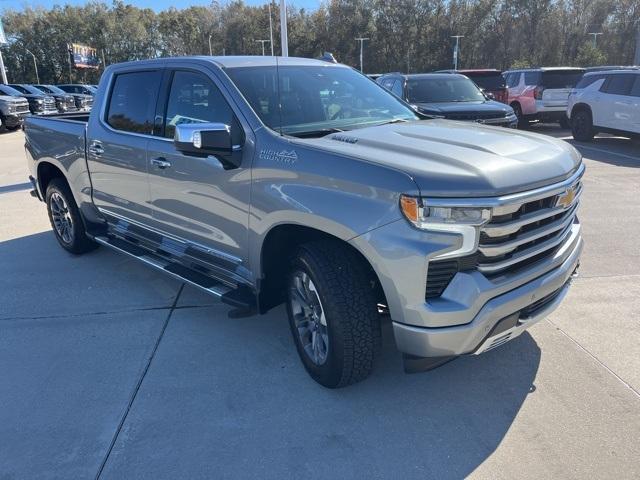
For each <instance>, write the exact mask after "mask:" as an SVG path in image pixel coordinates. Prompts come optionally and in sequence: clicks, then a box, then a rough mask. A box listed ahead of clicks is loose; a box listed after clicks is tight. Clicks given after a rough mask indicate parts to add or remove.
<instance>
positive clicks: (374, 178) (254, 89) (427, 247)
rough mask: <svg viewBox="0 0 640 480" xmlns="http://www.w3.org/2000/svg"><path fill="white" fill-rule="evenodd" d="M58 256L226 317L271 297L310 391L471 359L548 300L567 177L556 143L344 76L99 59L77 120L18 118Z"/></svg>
mask: <svg viewBox="0 0 640 480" xmlns="http://www.w3.org/2000/svg"><path fill="white" fill-rule="evenodd" d="M25 131H26V151H27V156H28V163H29V168H30V170H31V172H32V175H31V181H32V183H33V185H34V190H33V192H32V194H33V195H34V196H36V197H38V198H40V199H41V200H43V201H45V202H46V205H47V209H48V212H49V217H50V219H51V224H52V226H53V231H54V233H55V236H56V238H57V240H58V242H59V243H60V245H61V246H62V247H63V248H65V249H66V250H68V251H69V252H72V253H76V254H79V253H83V252H87V251H88V250H91V249H93V248H95V247H96V246H97V245H104V246H106V247H109V248H112V249H115V250H117V251H119V252H122V253H124V254H127V255H130V256H132V257H135V258H137V259H139V260H141V261H142V262H145V263H147V264H148V265H150V266H151V267H154V268H157V269H159V270H161V271H163V272H165V273H166V274H168V275H172V276H174V277H177V278H178V279H180V280H181V281H184V282H186V283H189V284H192V285H195V286H197V287H199V288H201V289H203V290H205V291H207V292H209V293H211V294H213V295H216V296H218V297H219V298H220V299H221V300H222V301H223V302H226V303H228V304H230V305H233V306H234V307H235V308H234V309H232V310H230V314H231V315H235V316H243V315H251V314H253V313H264V312H266V311H268V310H270V309H272V308H273V307H275V306H277V305H280V304H282V303H283V302H284V303H286V307H287V312H288V317H289V323H290V326H291V331H292V334H293V339H294V342H295V345H296V348H297V350H298V353H299V355H300V358H301V360H302V363H303V364H304V367H305V368H306V370H307V371H308V372H309V374H310V375H311V377H313V378H314V379H315V380H316V381H318V382H319V383H320V384H322V385H324V386H327V387H340V386H345V385H349V384H351V383H354V382H357V381H359V380H362V379H364V378H365V377H366V376H367V375H368V374H369V373H370V371H371V370H372V368H373V365H374V361H375V357H376V354H377V352H378V351H379V349H380V342H381V320H384V319H385V318H389V317H390V318H391V323H392V326H393V334H394V337H395V342H396V345H397V347H398V349H399V350H400V351H401V352H402V353H403V357H404V362H405V363H404V364H405V370H407V371H419V370H426V369H429V368H433V367H435V366H437V365H439V364H441V363H443V362H445V361H448V360H450V359H452V358H455V357H456V356H459V355H466V354H480V353H482V352H485V351H487V350H489V349H492V348H494V347H497V346H499V345H502V344H503V343H505V342H507V341H509V340H511V339H512V338H514V337H516V336H518V335H519V334H520V333H522V332H523V331H524V330H525V329H526V328H528V327H529V326H531V325H533V324H534V323H535V322H537V321H539V320H540V319H541V318H543V317H545V316H546V315H547V314H549V313H550V312H551V311H552V310H553V309H555V308H556V307H557V306H558V304H559V303H560V302H561V301H562V299H563V297H564V296H565V294H566V293H567V290H568V288H569V283H570V281H571V278H572V276H573V275H574V274H575V272H576V270H577V267H578V264H579V260H580V254H581V251H582V245H583V243H582V239H581V235H580V224H579V222H578V218H577V216H576V210H577V208H578V203H579V198H580V194H581V191H582V187H581V177H582V175H583V173H584V166H583V163H582V159H581V157H580V155H579V153H578V152H577V151H576V150H575V149H574V148H573V147H571V146H570V145H568V144H567V143H565V142H562V141H560V140H555V139H552V138H548V137H543V136H539V135H535V134H533V133H526V132H518V131H514V130H506V129H503V128H497V127H490V126H484V125H474V124H469V123H463V122H455V121H447V120H441V119H429V118H425V117H423V116H420V115H419V114H417V113H416V112H415V111H414V110H412V108H411V107H410V106H409V105H407V104H406V103H404V102H403V101H402V100H400V99H398V98H396V97H394V96H393V95H391V94H390V93H388V92H387V91H385V90H384V89H383V88H382V87H380V86H378V85H377V84H376V83H374V82H373V81H371V80H369V79H368V78H367V77H365V76H364V75H362V74H360V73H358V72H357V71H355V70H353V69H351V68H349V67H346V66H343V65H336V64H330V63H325V62H321V61H315V60H308V59H296V58H276V57H217V58H216V57H188V58H171V59H157V60H149V61H141V62H132V63H124V64H119V65H112V66H110V67H109V68H107V69H106V71H105V73H104V75H103V76H102V80H101V82H100V86H99V89H98V92H97V94H96V97H95V105H94V108H93V110H92V111H91V113H90V114H89V115H86V114H84V115H82V114H78V115H70V116H60V117H57V118H55V117H54V118H34V117H30V118H28V119H27V122H26V127H25Z"/></svg>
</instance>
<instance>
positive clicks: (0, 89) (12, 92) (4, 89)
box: [0, 85, 22, 97]
mask: <svg viewBox="0 0 640 480" xmlns="http://www.w3.org/2000/svg"><path fill="white" fill-rule="evenodd" d="M0 92H2V93H3V94H5V95H12V96H14V97H21V96H22V93H20V92H19V91H18V90H16V89H15V88H11V87H10V86H9V85H0Z"/></svg>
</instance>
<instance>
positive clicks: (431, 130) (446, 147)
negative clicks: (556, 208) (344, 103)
mask: <svg viewBox="0 0 640 480" xmlns="http://www.w3.org/2000/svg"><path fill="white" fill-rule="evenodd" d="M298 142H302V143H304V144H306V145H309V146H314V147H317V148H321V149H323V150H329V151H332V152H335V153H336V154H343V155H347V156H350V157H356V158H360V159H362V160H365V161H368V162H371V163H376V164H380V165H384V166H387V167H390V168H394V169H397V170H401V171H404V172H406V173H407V174H408V175H410V176H411V177H412V178H413V180H414V181H415V183H416V184H417V186H418V188H419V189H420V193H421V194H422V195H424V196H435V197H491V196H497V195H505V194H509V193H516V192H521V191H525V190H529V189H533V188H538V187H541V186H544V185H549V184H552V183H556V182H559V181H562V180H564V179H566V178H568V177H569V176H571V175H572V174H573V173H574V172H575V171H576V170H577V169H578V167H579V166H580V163H581V161H582V157H581V156H580V154H579V153H578V152H577V151H576V150H575V149H574V148H573V147H572V146H571V145H569V144H568V143H566V142H564V141H562V140H557V139H554V138H551V137H546V136H542V135H538V134H535V133H530V132H522V131H518V130H512V129H507V128H503V127H490V126H485V125H478V124H474V123H467V122H456V121H451V120H439V119H436V120H423V121H416V122H403V123H393V124H387V125H379V126H375V127H366V128H361V129H357V130H351V131H348V132H341V133H334V134H331V135H327V136H325V137H322V138H315V139H296V140H294V143H298Z"/></svg>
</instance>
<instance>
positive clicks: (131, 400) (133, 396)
mask: <svg viewBox="0 0 640 480" xmlns="http://www.w3.org/2000/svg"><path fill="white" fill-rule="evenodd" d="M184 285H185V284H184V283H183V284H182V285H180V289H179V290H178V294H177V295H176V298H175V299H174V301H173V305H171V308H170V309H169V313H168V315H167V318H166V319H165V321H164V324H163V325H162V329H161V330H160V335H158V338H157V339H156V343H155V344H154V346H153V349H152V351H151V355H149V358H148V359H147V364H146V365H145V367H144V369H143V371H142V375H140V378H139V379H138V382H137V383H136V386H135V387H134V389H133V392H132V393H131V396H130V398H129V402H128V404H127V408H126V410H125V412H124V415H122V418H121V419H120V422H119V423H118V428H116V431H115V433H114V435H113V437H112V439H111V443H110V444H109V448H108V449H107V453H106V454H105V456H104V458H103V459H102V462H101V463H100V468H98V473H97V474H96V477H95V478H96V480H99V478H100V476H101V475H102V472H103V470H104V467H105V466H106V465H107V461H108V460H109V457H110V456H111V451H112V450H113V447H114V446H115V444H116V441H117V440H118V436H119V435H120V431H121V430H122V427H123V426H124V422H125V421H126V420H127V416H129V412H130V411H131V407H133V403H134V402H135V400H136V397H137V396H138V392H139V391H140V387H141V386H142V382H143V381H144V379H145V377H146V376H147V372H148V371H149V368H150V367H151V362H153V359H154V358H155V356H156V352H157V351H158V347H159V346H160V342H161V341H162V338H163V337H164V332H165V331H166V330H167V327H168V326H169V320H171V315H172V314H173V312H174V310H175V309H176V306H177V304H178V300H179V299H180V295H181V294H182V290H183V289H184Z"/></svg>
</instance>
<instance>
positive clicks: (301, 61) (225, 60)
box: [117, 55, 348, 68]
mask: <svg viewBox="0 0 640 480" xmlns="http://www.w3.org/2000/svg"><path fill="white" fill-rule="evenodd" d="M274 58H277V59H278V65H279V66H321V67H327V66H333V67H342V68H345V67H346V66H345V65H340V64H333V63H329V62H325V61H322V60H316V59H312V58H300V57H271V56H262V55H242V56H240V55H239V56H208V55H192V56H186V57H167V58H153V59H149V60H138V61H133V62H124V63H119V64H117V65H142V64H147V65H148V64H154V63H172V62H183V61H185V60H194V61H200V62H201V61H207V62H213V63H215V64H217V65H218V66H219V67H220V68H234V67H268V66H273V65H274ZM346 68H348V67H346Z"/></svg>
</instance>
